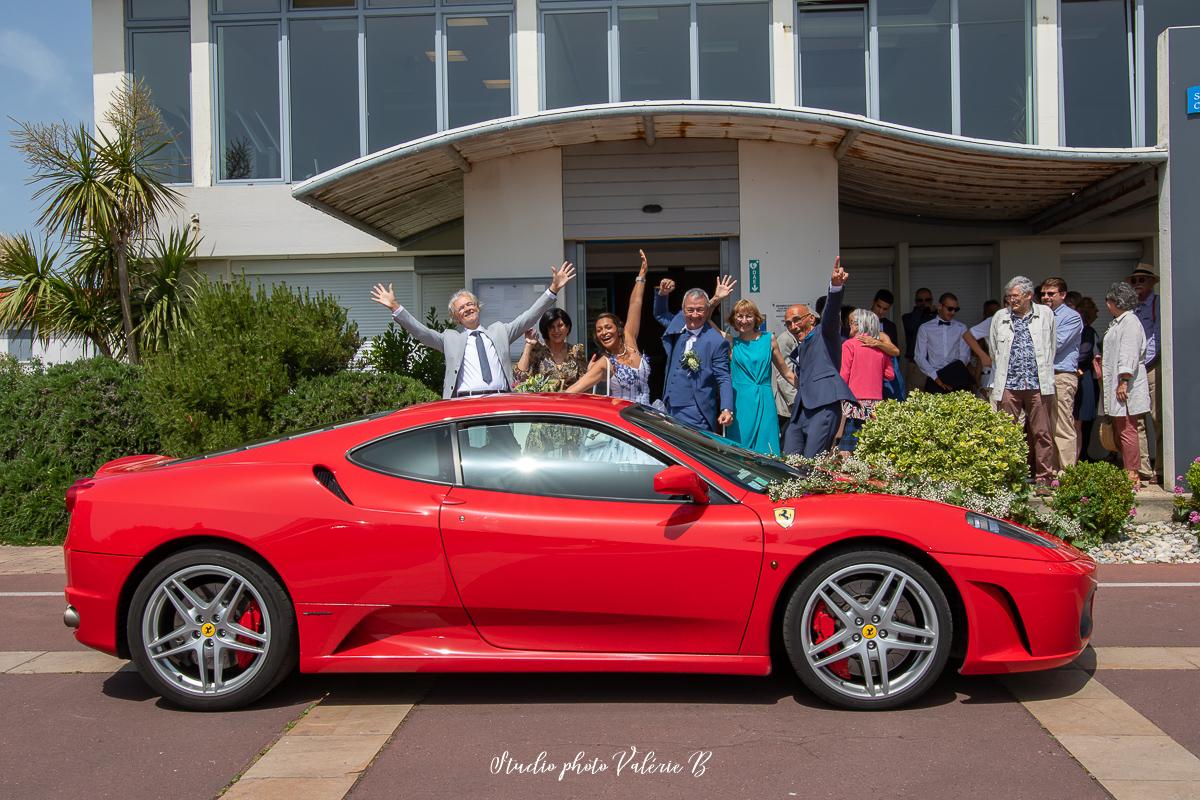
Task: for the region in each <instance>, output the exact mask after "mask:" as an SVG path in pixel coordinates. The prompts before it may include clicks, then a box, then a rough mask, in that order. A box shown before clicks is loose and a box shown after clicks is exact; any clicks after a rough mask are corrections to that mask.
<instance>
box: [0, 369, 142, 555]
mask: <svg viewBox="0 0 1200 800" xmlns="http://www.w3.org/2000/svg"><path fill="white" fill-rule="evenodd" d="M144 409H145V402H144V399H143V394H142V372H141V369H140V368H138V367H133V366H130V365H128V364H125V363H122V362H119V361H113V360H112V359H108V358H94V359H88V360H83V361H76V362H73V363H69V364H59V365H56V366H52V367H48V368H43V367H42V366H41V365H40V364H34V365H32V366H31V367H28V368H22V367H20V366H19V365H16V364H15V362H12V361H11V360H5V361H2V362H0V541H3V542H6V543H10V544H48V543H58V542H61V541H62V539H63V536H64V535H65V534H66V520H67V516H66V511H65V509H64V507H63V496H64V495H65V494H66V490H67V487H68V486H70V485H71V482H72V481H74V480H75V479H76V478H80V477H86V476H88V475H91V474H93V473H94V472H95V471H96V469H97V468H98V467H99V466H100V465H101V464H103V463H104V462H106V461H110V460H112V459H114V458H119V457H121V456H126V455H131V454H135V453H153V452H156V451H157V450H158V449H159V442H158V437H157V434H156V432H155V430H154V427H153V425H152V423H151V421H150V419H149V416H148V415H147V414H146V412H145V410H144Z"/></svg>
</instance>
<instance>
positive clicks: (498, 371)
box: [457, 328, 508, 393]
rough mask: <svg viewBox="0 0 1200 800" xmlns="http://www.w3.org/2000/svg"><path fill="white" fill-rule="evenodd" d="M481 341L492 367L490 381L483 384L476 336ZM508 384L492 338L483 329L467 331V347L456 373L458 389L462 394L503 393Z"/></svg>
mask: <svg viewBox="0 0 1200 800" xmlns="http://www.w3.org/2000/svg"><path fill="white" fill-rule="evenodd" d="M477 335H478V338H480V339H482V340H483V349H484V350H485V351H487V354H488V361H489V363H490V364H491V367H492V380H491V382H490V383H485V382H484V380H483V371H482V370H481V369H480V368H479V348H478V347H477V346H476V344H475V339H476V336H477ZM507 388H508V384H507V383H506V382H505V380H504V368H503V367H501V366H500V356H499V354H497V353H496V345H494V344H492V337H490V336H488V335H487V333H486V332H485V331H484V330H483V328H476V329H475V330H473V331H467V347H466V349H465V350H464V351H463V363H462V367H461V368H460V369H459V371H458V388H457V391H458V392H460V393H462V392H482V391H486V390H489V389H491V390H494V391H500V392H502V391H504V390H505V389H507Z"/></svg>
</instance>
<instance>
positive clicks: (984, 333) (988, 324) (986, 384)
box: [971, 317, 993, 389]
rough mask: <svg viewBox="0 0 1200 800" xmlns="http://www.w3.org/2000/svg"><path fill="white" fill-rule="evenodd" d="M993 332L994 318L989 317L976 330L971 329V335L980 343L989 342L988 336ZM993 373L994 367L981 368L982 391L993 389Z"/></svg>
mask: <svg viewBox="0 0 1200 800" xmlns="http://www.w3.org/2000/svg"><path fill="white" fill-rule="evenodd" d="M991 332H992V318H991V317H988V318H987V319H985V320H984V321H983V322H980V323H978V324H977V325H976V326H975V327H974V328H971V335H972V336H974V337H975V340H976V341H978V342H985V341H987V338H988V335H989V334H990V333H991ZM988 346H989V347H990V346H991V345H988ZM988 355H989V356H990V355H991V353H988ZM992 373H993V369H992V367H984V366H980V369H979V388H980V389H991V388H992Z"/></svg>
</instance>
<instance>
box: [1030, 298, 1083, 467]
mask: <svg viewBox="0 0 1200 800" xmlns="http://www.w3.org/2000/svg"><path fill="white" fill-rule="evenodd" d="M1039 293H1040V295H1041V299H1042V303H1044V304H1045V305H1046V306H1048V307H1049V308H1050V310H1051V311H1053V312H1054V407H1053V412H1054V413H1053V414H1052V415H1051V423H1052V425H1053V428H1054V450H1055V453H1056V454H1057V456H1058V468H1059V469H1066V468H1067V467H1069V466H1071V465H1072V464H1074V463H1075V457H1076V453H1077V452H1078V449H1079V445H1078V440H1077V437H1076V435H1075V394H1076V392H1077V391H1078V390H1079V345H1080V343H1081V342H1082V341H1083V317H1081V316H1079V312H1077V311H1075V310H1074V309H1072V308H1071V307H1070V306H1068V305H1067V282H1066V281H1064V280H1063V279H1062V278H1046V280H1044V281H1042V286H1041V289H1040V291H1039Z"/></svg>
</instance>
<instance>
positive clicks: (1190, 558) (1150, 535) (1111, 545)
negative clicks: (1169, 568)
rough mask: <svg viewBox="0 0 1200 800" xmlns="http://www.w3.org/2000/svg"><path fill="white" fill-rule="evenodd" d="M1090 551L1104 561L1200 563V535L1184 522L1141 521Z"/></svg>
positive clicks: (1109, 562)
mask: <svg viewBox="0 0 1200 800" xmlns="http://www.w3.org/2000/svg"><path fill="white" fill-rule="evenodd" d="M1088 554H1089V555H1090V556H1091V557H1092V558H1094V559H1096V561H1097V562H1099V563H1101V564H1200V538H1197V536H1196V529H1195V528H1192V527H1189V526H1188V525H1184V524H1182V523H1178V522H1149V523H1141V524H1137V525H1134V526H1133V527H1132V528H1131V529H1130V530H1129V532H1128V533H1127V534H1126V535H1125V537H1124V538H1122V539H1121V540H1120V541H1116V542H1105V543H1104V544H1102V545H1100V546H1099V547H1094V548H1092V549H1091V550H1089V551H1088Z"/></svg>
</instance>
